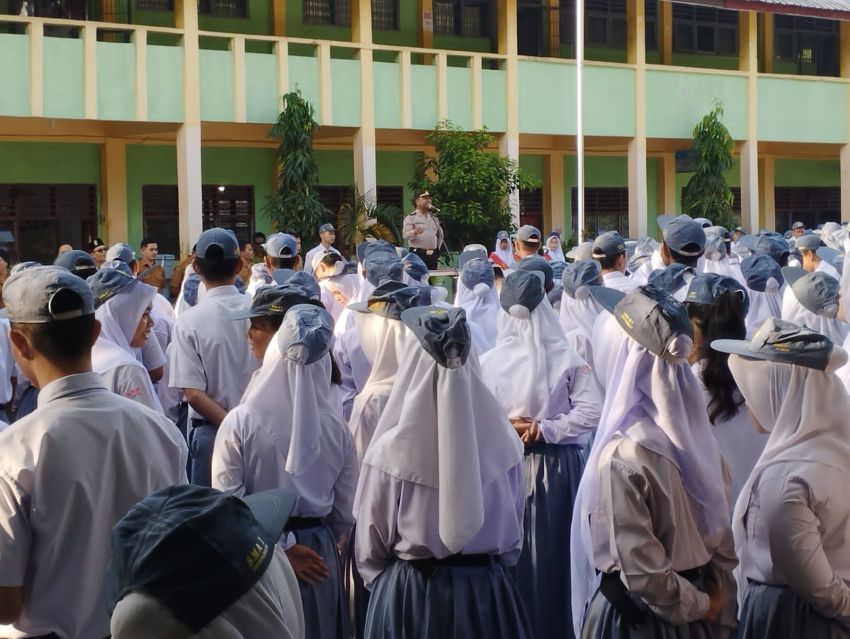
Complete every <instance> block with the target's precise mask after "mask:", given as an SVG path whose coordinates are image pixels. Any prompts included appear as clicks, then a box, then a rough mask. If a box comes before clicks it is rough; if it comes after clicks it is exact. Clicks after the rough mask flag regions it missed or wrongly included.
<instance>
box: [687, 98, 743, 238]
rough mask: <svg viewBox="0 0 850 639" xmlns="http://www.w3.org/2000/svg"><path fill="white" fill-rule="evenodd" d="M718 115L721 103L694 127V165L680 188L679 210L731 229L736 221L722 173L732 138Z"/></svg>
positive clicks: (729, 162) (729, 158)
mask: <svg viewBox="0 0 850 639" xmlns="http://www.w3.org/2000/svg"><path fill="white" fill-rule="evenodd" d="M722 117H723V106H722V105H721V104H716V105H715V107H714V109H713V110H712V111H711V113H709V114H708V115H706V116H705V117H704V118H703V119H702V120H701V121H700V122H699V124H697V125H696V127H694V132H693V136H694V144H693V150H694V151H695V152H696V156H697V159H696V161H697V168H696V172H695V173H694V174H693V175H692V176H691V179H690V180H688V183H687V184H686V185H685V189H684V191H682V213H687V214H688V215H690V216H691V217H706V218H708V219H709V220H711V221H712V222H714V223H715V224H717V225H720V226H725V227H726V228H727V229H732V228H734V226H735V225H736V222H735V217H734V215H733V213H732V202H733V196H732V190H731V189H730V188H729V185H728V184H727V183H726V173H727V171H729V169H730V168H732V163H733V158H732V150H733V149H734V147H735V141H734V140H733V139H732V136H731V135H729V130H728V129H727V128H726V127H725V126H724V124H723V122H721V118H722Z"/></svg>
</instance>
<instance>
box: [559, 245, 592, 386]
mask: <svg viewBox="0 0 850 639" xmlns="http://www.w3.org/2000/svg"><path fill="white" fill-rule="evenodd" d="M561 282H562V283H563V287H564V297H563V299H562V300H561V308H560V313H559V321H560V324H561V328H562V329H563V331H564V334H565V335H566V337H567V344H569V345H570V348H572V349H573V350H574V351H575V352H576V354H577V355H578V356H579V357H581V358H582V359H583V360H584V361H585V362H587V363H593V347H592V346H591V337H592V335H593V324H594V323H595V322H596V318H597V317H598V316H599V313H600V312H601V311H602V307H601V306H599V304H598V303H597V302H596V300H595V299H593V296H592V295H591V294H590V287H591V286H602V270H601V268H600V266H599V262H598V261H597V260H584V261H580V262H572V263H570V264H567V267H566V268H565V269H564V272H563V273H562V274H561ZM597 379H598V378H597Z"/></svg>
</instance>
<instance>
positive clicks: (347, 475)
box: [328, 426, 360, 541]
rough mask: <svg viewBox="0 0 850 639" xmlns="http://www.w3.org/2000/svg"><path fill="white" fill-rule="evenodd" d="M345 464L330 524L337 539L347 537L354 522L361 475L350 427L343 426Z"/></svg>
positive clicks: (335, 491)
mask: <svg viewBox="0 0 850 639" xmlns="http://www.w3.org/2000/svg"><path fill="white" fill-rule="evenodd" d="M342 438H343V445H342V454H343V466H342V469H341V470H340V473H339V476H338V477H337V478H336V483H335V484H334V503H333V508H332V509H331V512H330V515H328V525H329V526H330V527H331V530H332V531H333V534H334V538H335V539H336V540H337V541H340V540H343V539H345V538H346V537H347V536H348V534H349V533H350V532H351V526H352V525H353V524H354V517H353V512H354V493H355V492H356V491H357V478H358V476H359V475H360V461H359V460H358V458H357V450H356V449H355V447H354V438H353V437H352V436H351V433H350V432H349V430H348V428H347V427H345V426H343V432H342Z"/></svg>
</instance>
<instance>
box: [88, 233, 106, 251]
mask: <svg viewBox="0 0 850 639" xmlns="http://www.w3.org/2000/svg"><path fill="white" fill-rule="evenodd" d="M101 246H106V244H104V242H103V240H102V239H100V238H99V237H96V238H94V239H93V240H92V241H91V242H89V253H91V252H92V251H93V250H95V249H97V248H100V247H101Z"/></svg>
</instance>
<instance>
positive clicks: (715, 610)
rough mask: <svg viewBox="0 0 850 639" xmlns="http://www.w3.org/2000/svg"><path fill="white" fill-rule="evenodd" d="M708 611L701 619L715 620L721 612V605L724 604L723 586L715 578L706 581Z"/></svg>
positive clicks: (710, 621)
mask: <svg viewBox="0 0 850 639" xmlns="http://www.w3.org/2000/svg"><path fill="white" fill-rule="evenodd" d="M707 586H708V596H709V603H708V612H706V613H705V617H703V619H704V620H705V621H708V622H709V623H712V622H714V621H717V618H718V617H719V616H720V613H721V612H723V606H724V605H726V593H725V592H723V586H721V585H720V583H719V582H718V581H717V580H716V579H712V580H710V581H709V582H708V584H707Z"/></svg>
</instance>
